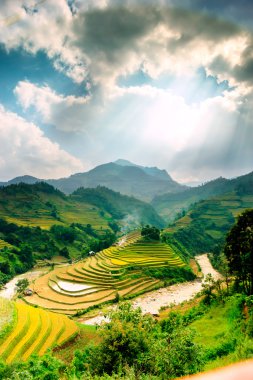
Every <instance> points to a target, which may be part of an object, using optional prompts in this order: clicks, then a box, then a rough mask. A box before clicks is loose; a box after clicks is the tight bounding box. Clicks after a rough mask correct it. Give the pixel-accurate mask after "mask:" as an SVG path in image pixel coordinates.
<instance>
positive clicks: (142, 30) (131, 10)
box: [74, 4, 240, 62]
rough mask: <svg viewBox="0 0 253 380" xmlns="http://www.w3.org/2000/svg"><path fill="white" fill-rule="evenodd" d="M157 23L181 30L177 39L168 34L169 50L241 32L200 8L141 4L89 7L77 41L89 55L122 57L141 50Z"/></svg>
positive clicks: (77, 31)
mask: <svg viewBox="0 0 253 380" xmlns="http://www.w3.org/2000/svg"><path fill="white" fill-rule="evenodd" d="M158 25H163V26H164V27H165V28H167V29H168V30H172V31H176V32H178V33H179V36H177V37H175V38H174V39H172V38H168V41H167V48H168V49H169V50H175V49H176V48H180V47H184V46H185V45H187V44H189V43H190V42H191V41H193V40H194V39H202V40H210V41H213V42H216V41H217V42H218V41H221V40H225V39H227V38H231V37H232V36H234V35H236V34H238V33H239V32H240V29H239V27H238V26H237V25H235V24H234V23H232V22H228V21H222V20H219V19H217V18H215V17H210V16H208V15H206V14H202V13H199V12H193V11H189V10H185V9H177V8H169V7H164V6H163V7H162V6H157V7H154V6H152V5H146V6H144V5H143V6H142V5H140V4H139V5H138V6H133V5H131V6H128V7H108V8H104V9H97V8H95V9H90V10H88V11H87V12H85V13H84V14H83V15H80V16H79V18H78V19H77V20H76V22H75V25H74V31H75V35H76V36H77V40H76V42H75V43H76V45H77V46H79V47H80V48H81V49H82V50H83V51H84V52H85V53H86V54H87V55H88V56H89V55H90V56H94V55H96V56H100V57H103V58H104V59H106V60H107V61H108V62H115V60H116V61H120V60H121V59H122V56H121V54H123V53H124V52H126V51H128V50H139V51H140V52H141V47H140V45H141V41H140V39H141V38H142V37H144V36H146V35H148V33H149V32H151V31H152V30H153V29H154V28H155V27H156V26H158ZM162 38H163V36H162ZM157 42H159V41H157Z"/></svg>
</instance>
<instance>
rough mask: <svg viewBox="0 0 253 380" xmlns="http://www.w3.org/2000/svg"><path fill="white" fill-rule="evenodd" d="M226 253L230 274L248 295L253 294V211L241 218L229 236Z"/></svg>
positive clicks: (245, 213)
mask: <svg viewBox="0 0 253 380" xmlns="http://www.w3.org/2000/svg"><path fill="white" fill-rule="evenodd" d="M224 253H225V255H226V257H227V260H228V267H229V270H230V273H231V274H233V275H235V277H236V280H237V282H238V283H240V284H241V286H242V287H243V291H244V292H245V293H246V294H253V209H251V210H247V211H245V212H244V213H242V214H241V215H240V216H239V218H238V220H237V223H236V224H235V225H234V227H232V229H231V231H230V232H229V233H228V235H227V238H226V244H225V248H224Z"/></svg>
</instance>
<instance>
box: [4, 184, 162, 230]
mask: <svg viewBox="0 0 253 380" xmlns="http://www.w3.org/2000/svg"><path fill="white" fill-rule="evenodd" d="M0 218H3V219H6V220H7V221H9V222H13V223H16V224H18V225H25V226H39V227H42V228H44V229H49V228H50V227H51V226H52V225H54V224H60V225H69V224H71V223H80V224H84V225H86V224H91V225H92V226H93V228H95V229H97V230H100V229H101V228H102V229H104V228H109V229H110V228H111V226H112V225H114V224H115V223H117V224H118V225H119V226H118V228H119V229H120V228H121V227H123V226H124V227H125V226H127V225H129V224H131V227H133V224H134V226H135V227H136V226H137V225H138V226H139V225H140V224H152V225H156V226H157V227H162V226H164V222H163V220H162V218H161V217H160V216H159V215H158V214H157V213H156V211H155V210H154V209H153V207H152V206H150V205H149V204H147V203H145V202H142V201H140V200H137V199H135V198H133V197H128V196H123V195H121V194H120V193H117V192H114V191H112V190H109V189H106V188H104V187H98V188H97V189H86V190H84V189H80V190H77V191H76V192H74V193H73V195H69V196H67V195H65V194H63V193H62V192H61V191H59V190H57V189H55V188H54V187H53V186H51V185H48V184H47V183H43V182H41V183H36V184H34V185H28V184H24V183H20V184H16V185H10V186H6V187H1V188H0Z"/></svg>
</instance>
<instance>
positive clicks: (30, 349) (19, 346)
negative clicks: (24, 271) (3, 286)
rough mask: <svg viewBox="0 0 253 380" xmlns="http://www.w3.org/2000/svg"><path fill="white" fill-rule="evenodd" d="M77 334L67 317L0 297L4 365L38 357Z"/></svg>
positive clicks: (75, 327) (1, 348)
mask: <svg viewBox="0 0 253 380" xmlns="http://www.w3.org/2000/svg"><path fill="white" fill-rule="evenodd" d="M77 333H78V327H77V325H76V324H75V323H74V322H73V321H71V320H70V319H69V318H68V317H66V316H62V315H59V314H56V313H51V312H49V311H46V310H42V309H39V308H33V307H31V306H28V305H25V304H22V303H14V302H10V301H7V300H5V299H3V298H0V359H2V360H3V361H5V362H6V363H7V364H10V363H12V362H15V361H18V360H27V359H28V358H29V357H30V356H31V355H32V354H35V353H36V354H37V355H39V356H41V355H43V354H44V353H45V352H46V351H47V350H48V349H49V348H52V347H54V346H60V345H62V344H64V343H65V342H66V341H68V340H69V339H71V338H73V337H74V336H75V335H76V334H77Z"/></svg>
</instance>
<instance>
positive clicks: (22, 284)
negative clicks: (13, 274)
mask: <svg viewBox="0 0 253 380" xmlns="http://www.w3.org/2000/svg"><path fill="white" fill-rule="evenodd" d="M28 285H29V281H28V280H27V278H23V279H21V280H18V282H17V283H16V287H17V292H18V293H19V294H20V293H23V291H24V290H25V289H26V288H27V286H28Z"/></svg>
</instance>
